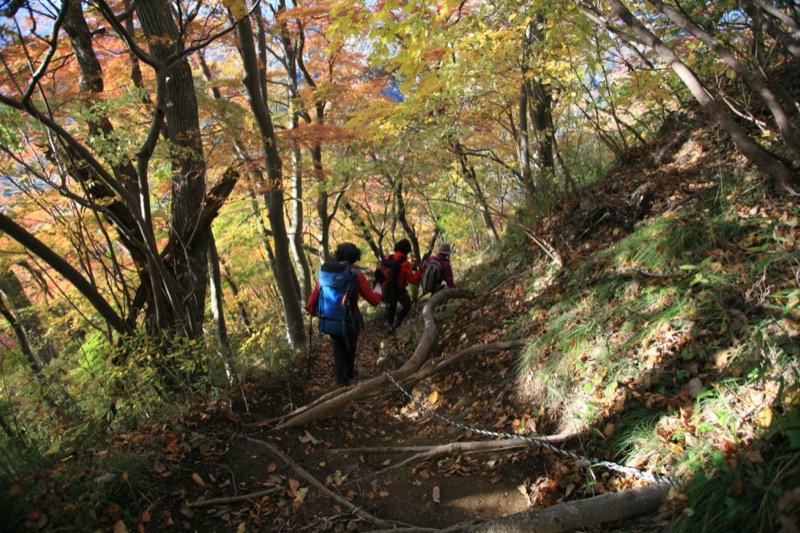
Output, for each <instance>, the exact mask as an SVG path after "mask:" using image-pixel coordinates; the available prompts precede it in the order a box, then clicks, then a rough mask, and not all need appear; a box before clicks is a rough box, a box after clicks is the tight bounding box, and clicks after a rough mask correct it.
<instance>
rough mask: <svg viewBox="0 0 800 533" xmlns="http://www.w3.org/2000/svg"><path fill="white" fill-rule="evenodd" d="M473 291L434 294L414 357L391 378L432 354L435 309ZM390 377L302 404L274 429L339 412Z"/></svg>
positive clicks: (402, 375)
mask: <svg viewBox="0 0 800 533" xmlns="http://www.w3.org/2000/svg"><path fill="white" fill-rule="evenodd" d="M473 297H474V294H473V293H472V292H470V291H466V290H463V289H444V290H441V291H439V292H437V293H436V294H434V295H433V296H432V297H431V299H430V301H428V303H427V304H425V307H424V308H423V309H422V316H423V318H424V319H425V329H424V330H423V332H422V337H421V338H420V341H419V344H417V348H416V350H414V353H413V354H412V355H411V357H410V358H409V359H408V360H407V361H406V362H405V364H403V366H401V367H400V368H398V369H397V370H394V371H393V372H392V377H394V379H396V380H403V379H405V378H407V377H408V376H410V375H411V374H413V373H414V372H416V371H417V370H418V369H419V368H420V366H422V363H424V362H425V360H426V359H427V358H428V356H429V355H430V352H431V349H432V347H433V343H434V342H435V340H436V335H437V333H436V322H435V321H434V317H433V310H434V308H435V307H436V306H437V305H439V304H440V303H442V302H444V301H445V300H447V299H448V298H473ZM387 383H388V379H386V376H383V375H380V376H376V377H374V378H372V379H369V380H367V381H364V382H362V383H359V384H358V385H356V386H355V387H348V388H346V389H344V390H343V391H342V392H341V394H338V395H336V396H335V397H333V398H330V399H328V400H327V401H325V402H322V403H320V404H317V405H315V406H314V407H312V408H311V409H305V408H303V407H301V408H299V409H297V410H295V411H294V412H292V413H289V415H287V418H286V419H285V420H284V421H283V422H281V423H280V424H279V425H278V426H276V427H275V428H273V429H286V428H289V427H293V426H298V425H303V424H308V423H309V422H312V421H314V420H317V419H320V418H323V417H326V416H329V415H331V414H333V413H339V412H341V411H342V409H343V408H344V407H345V406H347V405H348V404H350V402H353V401H355V400H358V399H361V398H363V397H365V396H367V395H369V394H370V393H372V392H375V391H377V390H380V389H382V388H384V387H385V386H386V384H387Z"/></svg>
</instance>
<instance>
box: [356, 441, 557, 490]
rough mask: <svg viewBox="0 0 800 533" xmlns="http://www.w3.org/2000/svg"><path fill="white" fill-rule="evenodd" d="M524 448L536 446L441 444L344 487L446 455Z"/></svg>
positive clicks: (478, 442) (521, 444) (492, 442)
mask: <svg viewBox="0 0 800 533" xmlns="http://www.w3.org/2000/svg"><path fill="white" fill-rule="evenodd" d="M566 438H567V437H566V436H563V437H562V436H559V435H554V436H552V437H544V438H542V439H541V440H545V439H547V440H548V441H549V442H557V440H550V439H566ZM523 446H531V447H533V446H535V445H534V444H533V443H531V442H530V441H528V440H525V439H505V440H485V441H470V442H451V443H449V444H441V445H439V446H433V447H430V448H429V449H427V450H423V451H421V452H420V453H418V454H416V455H412V456H411V457H409V458H407V459H404V460H402V461H400V462H399V463H395V464H393V465H391V466H387V467H386V468H384V469H383V470H378V471H377V472H373V473H371V474H368V475H366V476H364V477H361V478H358V479H353V480H351V481H348V482H346V483H343V486H344V485H349V484H351V483H364V482H366V481H369V480H370V479H373V478H376V477H378V476H382V475H384V474H386V473H387V472H390V471H392V470H394V469H397V468H400V467H401V466H405V465H407V464H409V463H413V462H416V461H424V460H425V459H430V458H431V457H435V456H437V455H446V454H456V453H470V452H478V451H490V450H499V449H509V448H521V447H523Z"/></svg>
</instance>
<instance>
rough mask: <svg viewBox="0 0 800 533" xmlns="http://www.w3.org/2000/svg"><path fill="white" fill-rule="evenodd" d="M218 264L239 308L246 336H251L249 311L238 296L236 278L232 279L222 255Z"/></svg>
mask: <svg viewBox="0 0 800 533" xmlns="http://www.w3.org/2000/svg"><path fill="white" fill-rule="evenodd" d="M219 264H220V267H221V269H222V272H221V273H222V277H223V278H224V279H225V282H226V283H227V284H228V287H230V289H231V294H232V295H233V301H234V302H236V307H237V308H238V309H239V316H240V317H242V324H243V325H244V331H245V333H246V334H247V336H248V337H249V336H251V335H252V334H253V328H252V325H251V323H250V313H249V312H248V311H247V306H246V305H244V302H243V301H242V299H241V298H240V297H239V285H237V283H236V280H234V279H233V276H232V275H231V272H230V269H229V268H228V264H227V263H226V262H225V259H223V258H222V257H220V258H219Z"/></svg>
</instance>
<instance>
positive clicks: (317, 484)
mask: <svg viewBox="0 0 800 533" xmlns="http://www.w3.org/2000/svg"><path fill="white" fill-rule="evenodd" d="M245 438H246V439H247V440H248V441H250V442H254V443H256V444H260V445H262V446H264V447H266V448H267V449H268V450H270V451H271V452H272V453H273V454H274V455H277V456H278V457H280V458H281V460H282V461H283V462H284V463H285V464H286V465H287V466H288V467H289V468H291V469H292V470H294V471H295V472H297V475H299V476H300V477H302V478H303V479H305V480H306V481H307V482H308V484H309V485H312V486H314V487H316V488H317V490H319V491H321V492H322V493H323V494H325V495H326V496H328V497H329V498H333V499H334V500H336V501H337V502H339V503H340V504H342V505H344V506H345V507H348V508H349V509H352V511H353V513H355V514H356V515H358V516H360V517H361V518H363V519H364V520H368V521H369V522H371V523H373V524H376V525H381V524H384V522H383V521H382V520H379V519H378V518H376V517H375V516H372V515H371V514H369V513H368V512H366V511H364V510H363V509H361V508H360V507H358V506H357V505H355V504H353V503H352V502H351V501H350V500H348V499H347V498H343V497H341V496H339V495H338V494H336V493H335V492H333V491H332V490H330V489H329V488H328V487H326V486H325V485H324V484H323V483H321V482H320V481H319V480H318V479H317V478H315V477H314V476H312V475H311V474H309V473H308V472H307V471H306V470H305V469H304V468H303V467H301V466H300V465H298V464H297V463H295V462H294V461H292V459H291V458H290V457H289V456H288V455H286V454H285V453H283V452H282V451H280V450H279V449H277V448H276V447H275V446H273V445H272V444H270V443H269V442H266V441H263V440H260V439H254V438H253V437H245Z"/></svg>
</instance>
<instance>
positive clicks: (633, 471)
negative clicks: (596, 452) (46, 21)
mask: <svg viewBox="0 0 800 533" xmlns="http://www.w3.org/2000/svg"><path fill="white" fill-rule="evenodd" d="M383 375H384V376H386V379H388V380H389V381H390V382H391V383H392V384H393V385H394V386H395V387H397V388H398V389H399V390H400V392H402V393H403V394H404V395H405V396H406V397H407V398H408V399H409V400H411V402H412V403H413V404H414V405H416V406H417V407H419V408H420V409H422V410H423V411H425V412H427V413H429V414H431V415H432V416H434V417H436V418H438V419H439V420H441V421H442V422H444V423H445V424H447V425H449V426H453V427H455V428H459V429H461V430H464V431H471V432H473V433H477V434H478V435H486V436H487V437H502V438H506V439H519V440H524V441H526V442H529V443H531V444H533V445H534V446H538V447H540V448H544V449H546V450H549V451H551V452H553V453H556V454H558V455H564V456H566V457H570V458H571V459H573V460H575V461H577V462H579V463H582V462H583V463H585V462H588V463H590V464H593V465H595V466H601V467H605V468H607V469H609V470H613V471H615V472H620V473H623V474H627V475H629V476H634V477H637V478H640V479H643V480H645V481H650V482H653V483H669V484H670V485H673V484H674V483H673V481H672V480H671V479H670V478H668V477H665V476H660V475H658V474H655V473H653V472H648V471H645V470H640V469H638V468H634V467H631V466H623V465H620V464H617V463H612V462H611V461H601V460H600V459H595V458H593V457H584V456H582V455H578V454H576V453H573V452H570V451H567V450H562V449H561V448H557V447H555V446H553V445H552V444H550V443H549V442H547V441H544V440H541V439H536V438H532V437H525V436H523V435H514V434H512V433H503V432H498V431H489V430H486V429H479V428H473V427H470V426H467V425H464V424H459V423H458V422H454V421H452V420H448V419H447V418H445V417H443V416H442V415H440V414H439V413H437V412H435V411H433V410H431V409H430V408H429V407H427V406H426V405H425V404H423V403H421V402H420V401H418V400H415V399H414V397H413V396H411V393H409V392H408V391H407V390H405V389H404V388H403V387H402V386H401V385H400V384H399V383H398V382H397V381H395V379H394V378H393V377H392V376H391V375H390V374H389V373H388V372H384V373H383Z"/></svg>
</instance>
